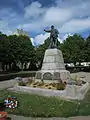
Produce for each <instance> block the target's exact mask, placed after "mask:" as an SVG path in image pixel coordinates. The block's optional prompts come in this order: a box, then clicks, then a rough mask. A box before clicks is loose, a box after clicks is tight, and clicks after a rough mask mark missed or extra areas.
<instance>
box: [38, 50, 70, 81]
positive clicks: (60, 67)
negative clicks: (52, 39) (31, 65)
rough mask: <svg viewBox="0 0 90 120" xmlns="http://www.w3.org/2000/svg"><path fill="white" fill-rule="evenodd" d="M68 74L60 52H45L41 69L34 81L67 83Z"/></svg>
mask: <svg viewBox="0 0 90 120" xmlns="http://www.w3.org/2000/svg"><path fill="white" fill-rule="evenodd" d="M70 78H71V77H70V72H69V71H67V70H66V69H65V65H64V60H63V55H62V52H61V51H60V50H58V49H56V48H55V49H47V50H46V51H45V55H44V59H43V64H42V68H41V70H40V71H37V73H36V80H45V81H47V80H52V81H53V82H55V81H60V80H62V81H66V82H67V81H68V80H70Z"/></svg>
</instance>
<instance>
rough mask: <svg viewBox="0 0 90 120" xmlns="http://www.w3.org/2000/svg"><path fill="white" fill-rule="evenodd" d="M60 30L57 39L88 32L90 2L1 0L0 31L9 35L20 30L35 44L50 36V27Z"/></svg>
mask: <svg viewBox="0 0 90 120" xmlns="http://www.w3.org/2000/svg"><path fill="white" fill-rule="evenodd" d="M52 24H53V25H55V27H56V28H57V29H58V30H59V33H60V34H59V40H60V41H61V42H62V41H63V40H64V39H65V38H66V37H67V36H68V34H69V35H73V34H74V33H79V34H81V35H82V36H84V37H86V36H88V35H89V33H90V0H38V1H36V0H0V31H2V32H3V33H5V34H7V35H9V34H12V33H13V32H15V31H16V29H17V28H23V29H24V31H26V32H28V35H29V36H30V37H31V38H32V39H31V40H32V42H33V44H34V45H38V44H42V43H43V42H44V40H45V39H46V38H47V37H48V36H49V34H45V32H44V31H43V29H44V28H49V26H51V25H52Z"/></svg>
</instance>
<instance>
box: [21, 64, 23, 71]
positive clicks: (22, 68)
mask: <svg viewBox="0 0 90 120" xmlns="http://www.w3.org/2000/svg"><path fill="white" fill-rule="evenodd" d="M21 71H23V63H21Z"/></svg>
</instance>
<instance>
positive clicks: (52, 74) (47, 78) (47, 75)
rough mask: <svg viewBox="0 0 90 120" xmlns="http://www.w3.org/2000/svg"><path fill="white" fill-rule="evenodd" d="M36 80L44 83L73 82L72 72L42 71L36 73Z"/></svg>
mask: <svg viewBox="0 0 90 120" xmlns="http://www.w3.org/2000/svg"><path fill="white" fill-rule="evenodd" d="M36 80H44V82H60V81H63V82H67V83H68V81H70V80H71V76H70V72H69V71H67V70H55V71H54V70H46V71H45V70H44V71H42V70H40V71H37V72H36Z"/></svg>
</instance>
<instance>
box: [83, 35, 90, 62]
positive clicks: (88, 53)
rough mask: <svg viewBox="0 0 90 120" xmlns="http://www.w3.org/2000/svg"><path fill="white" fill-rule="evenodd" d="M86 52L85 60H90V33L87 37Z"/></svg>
mask: <svg viewBox="0 0 90 120" xmlns="http://www.w3.org/2000/svg"><path fill="white" fill-rule="evenodd" d="M84 53H85V61H86V62H90V35H89V36H88V37H87V38H86V41H85V46H84Z"/></svg>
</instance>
